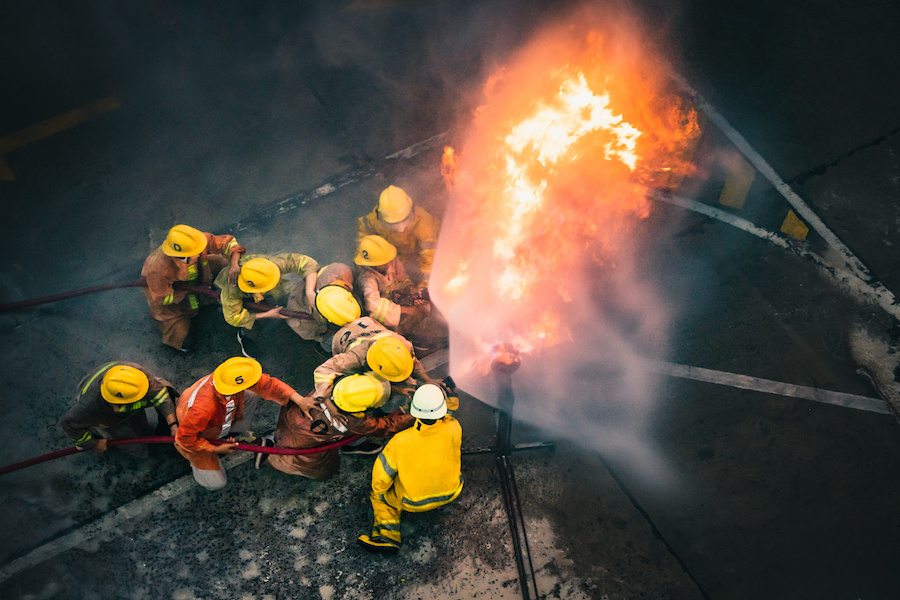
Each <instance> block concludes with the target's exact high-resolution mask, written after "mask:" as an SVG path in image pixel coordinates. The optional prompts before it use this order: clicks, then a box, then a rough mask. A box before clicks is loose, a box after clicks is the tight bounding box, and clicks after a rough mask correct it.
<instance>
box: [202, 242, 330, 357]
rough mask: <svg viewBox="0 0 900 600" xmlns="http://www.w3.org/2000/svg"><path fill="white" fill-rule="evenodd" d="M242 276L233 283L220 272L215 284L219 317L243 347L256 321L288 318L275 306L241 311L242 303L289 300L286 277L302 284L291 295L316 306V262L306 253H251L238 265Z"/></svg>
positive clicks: (279, 307) (242, 308) (317, 267)
mask: <svg viewBox="0 0 900 600" xmlns="http://www.w3.org/2000/svg"><path fill="white" fill-rule="evenodd" d="M240 265H241V273H240V275H239V276H238V279H237V283H232V281H231V279H230V278H229V277H227V276H226V275H225V273H219V276H218V277H216V281H215V285H216V287H217V288H219V290H220V291H221V296H220V301H221V302H222V314H223V316H224V317H225V322H226V323H228V324H229V325H231V326H232V327H237V328H238V341H240V342H241V347H243V341H242V340H243V337H244V336H245V335H246V333H247V332H249V331H250V330H251V329H252V328H253V325H254V323H256V320H257V319H287V318H288V317H286V316H285V315H282V314H281V310H282V307H281V306H275V307H274V308H271V309H269V310H267V311H265V312H261V313H252V312H250V311H249V310H247V309H246V308H244V301H245V300H247V299H250V301H252V302H262V301H263V300H264V299H265V298H266V297H269V298H270V299H271V301H272V302H274V303H276V304H277V303H281V302H285V301H287V300H289V291H288V289H287V288H288V286H289V285H290V284H289V282H288V280H287V278H285V277H283V276H284V275H288V274H296V275H298V276H299V277H300V279H301V281H300V282H299V283H298V284H297V286H296V287H295V288H293V290H292V292H290V293H292V294H295V295H296V294H298V293H299V294H302V295H304V296H305V301H306V302H307V303H308V305H313V304H314V303H315V297H316V296H315V285H316V271H318V270H319V263H317V262H316V261H315V260H314V259H313V258H311V257H309V256H306V255H305V254H290V253H285V254H274V255H264V254H253V255H249V256H245V257H244V258H243V259H242V260H241V262H240Z"/></svg>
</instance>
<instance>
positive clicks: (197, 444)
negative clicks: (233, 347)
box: [175, 356, 314, 490]
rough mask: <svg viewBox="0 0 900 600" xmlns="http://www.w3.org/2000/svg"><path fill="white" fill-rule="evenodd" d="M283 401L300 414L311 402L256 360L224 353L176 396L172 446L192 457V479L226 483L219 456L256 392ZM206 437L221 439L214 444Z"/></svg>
mask: <svg viewBox="0 0 900 600" xmlns="http://www.w3.org/2000/svg"><path fill="white" fill-rule="evenodd" d="M260 397H262V398H265V399H266V400H271V401H272V402H277V403H278V404H280V405H282V406H284V405H286V404H287V403H288V402H293V403H295V404H296V405H297V406H298V407H299V408H300V410H301V411H303V413H304V414H306V415H308V414H309V409H310V408H311V407H312V406H313V405H314V402H312V400H311V399H309V398H304V397H303V396H301V395H300V394H299V393H297V392H296V391H295V390H294V389H293V388H292V387H291V386H289V385H288V384H286V383H284V382H283V381H280V380H278V379H276V378H275V377H271V376H269V375H266V374H265V373H263V372H262V366H261V365H260V364H259V362H257V361H256V360H254V359H252V358H247V357H243V356H237V357H234V358H229V359H228V360H226V361H225V362H223V363H222V364H220V365H219V366H218V367H216V369H215V371H213V372H212V373H210V374H209V375H207V376H206V377H203V378H202V379H200V380H199V381H197V382H196V383H194V384H193V385H192V386H191V387H189V388H188V389H187V390H185V391H184V393H183V394H181V396H180V397H179V398H178V403H177V414H178V423H179V425H178V432H177V433H176V434H175V448H176V449H177V450H178V452H179V453H181V455H182V456H184V457H185V458H186V459H188V461H190V463H191V470H192V472H193V474H194V479H195V480H196V481H197V483H199V484H200V485H201V486H203V487H205V488H206V489H208V490H220V489H222V488H223V487H225V485H226V484H227V483H228V477H227V475H226V474H225V467H224V466H223V465H222V463H221V462H220V461H219V456H221V455H227V454H231V453H232V452H234V450H235V442H234V440H235V438H234V436H233V435H232V434H234V433H238V432H241V433H242V432H248V431H249V427H250V425H251V422H252V418H253V411H254V409H255V406H256V403H257V401H258V400H259V398H260ZM211 440H225V443H223V444H221V445H214V444H212V443H211Z"/></svg>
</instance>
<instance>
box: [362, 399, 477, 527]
mask: <svg viewBox="0 0 900 600" xmlns="http://www.w3.org/2000/svg"><path fill="white" fill-rule="evenodd" d="M461 446H462V428H461V427H460V425H459V422H458V421H457V420H456V419H454V418H453V417H449V416H448V417H444V418H443V419H441V420H440V421H438V422H437V423H435V424H434V425H425V424H423V423H421V422H416V424H415V425H414V426H413V427H411V428H409V429H406V430H404V431H401V432H400V433H398V434H396V435H395V436H394V437H393V438H392V439H391V441H389V442H388V444H387V446H385V447H384V450H382V451H381V454H379V455H378V460H376V461H375V465H374V466H373V467H372V493H373V494H375V495H380V494H384V493H386V492H387V491H388V490H389V489H390V488H391V486H394V489H395V492H396V493H397V496H398V497H399V498H400V499H401V503H402V505H403V510H408V511H410V512H422V511H426V510H431V509H432V508H437V507H438V506H441V505H442V504H447V503H448V502H450V501H452V500H453V499H455V498H456V497H457V496H458V495H459V493H460V492H461V491H462V487H463V479H462V471H461V449H460V448H461Z"/></svg>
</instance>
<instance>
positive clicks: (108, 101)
mask: <svg viewBox="0 0 900 600" xmlns="http://www.w3.org/2000/svg"><path fill="white" fill-rule="evenodd" d="M121 107H122V103H121V102H120V101H119V99H118V98H117V97H116V96H107V97H106V98H101V99H100V100H97V101H96V102H92V103H91V104H88V105H86V106H82V107H80V108H76V109H74V110H70V111H68V112H65V113H63V114H61V115H58V116H55V117H52V118H50V119H47V120H46V121H41V122H40V123H37V124H36V125H31V126H30V127H26V128H25V129H20V130H19V131H17V132H15V133H11V134H9V135H5V136H3V137H0V181H15V179H16V178H15V175H13V172H12V171H11V170H10V169H9V166H8V165H7V164H6V161H5V160H4V159H3V158H4V157H5V156H6V155H7V154H9V153H10V152H12V151H13V150H16V149H18V148H21V147H22V146H27V145H28V144H31V143H33V142H37V141H39V140H42V139H44V138H48V137H50V136H52V135H55V134H57V133H59V132H60V131H65V130H66V129H70V128H72V127H75V126H76V125H80V124H82V123H84V122H86V121H89V120H91V119H93V118H94V117H98V116H100V115H103V114H106V113H108V112H112V111H114V110H117V109H119V108H121Z"/></svg>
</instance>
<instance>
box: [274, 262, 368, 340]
mask: <svg viewBox="0 0 900 600" xmlns="http://www.w3.org/2000/svg"><path fill="white" fill-rule="evenodd" d="M300 285H301V284H299V283H298V284H297V286H298V287H297V288H295V289H294V293H293V294H291V297H290V298H289V299H288V303H287V309H288V310H292V311H296V312H302V313H305V314H307V315H309V316H310V318H309V319H298V318H296V317H295V318H291V319H288V326H289V327H290V328H291V329H293V330H294V331H295V332H297V334H298V335H299V336H300V337H302V338H303V339H304V340H315V341H317V342H319V343H320V344H322V347H323V348H325V349H326V350H327V351H328V353H329V354H330V353H331V341H330V338H331V336H332V335H334V332H335V331H337V330H338V329H339V328H341V327H343V326H344V325H346V324H347V323H349V322H350V321H353V320H354V319H358V318H359V316H360V314H361V310H360V307H359V302H357V300H356V298H355V297H354V296H353V271H351V270H350V267H348V266H347V265H345V264H343V263H331V264H330V265H327V266H324V267H322V268H321V269H319V271H318V272H317V273H316V281H315V286H314V290H313V291H314V294H315V296H314V298H313V302H312V303H310V302H309V299H308V298H307V296H306V294H305V293H301V290H300V289H299V286H300Z"/></svg>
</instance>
